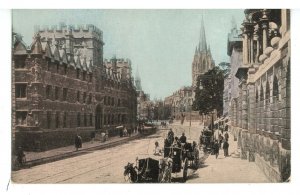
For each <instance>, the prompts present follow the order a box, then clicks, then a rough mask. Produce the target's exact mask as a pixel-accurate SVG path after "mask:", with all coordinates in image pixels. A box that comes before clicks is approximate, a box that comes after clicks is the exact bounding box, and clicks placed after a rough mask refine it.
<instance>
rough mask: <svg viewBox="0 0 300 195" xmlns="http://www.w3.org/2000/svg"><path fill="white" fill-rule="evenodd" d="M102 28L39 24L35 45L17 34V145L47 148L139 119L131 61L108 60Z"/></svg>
mask: <svg viewBox="0 0 300 195" xmlns="http://www.w3.org/2000/svg"><path fill="white" fill-rule="evenodd" d="M103 45H104V43H103V40H102V32H101V31H100V30H99V29H98V28H96V27H95V26H93V25H86V26H79V27H78V28H75V27H74V26H68V27H67V26H66V25H64V24H61V25H60V26H59V28H57V27H53V28H51V29H49V28H45V29H39V28H36V35H35V37H34V40H33V43H32V44H31V46H29V47H26V45H25V43H24V42H23V41H22V38H21V36H20V35H18V34H15V33H14V34H13V51H12V136H13V147H18V146H22V147H23V148H24V149H25V150H28V151H43V150H49V149H51V148H56V147H61V146H66V145H70V144H73V142H74V136H75V135H76V134H79V135H80V136H81V137H82V138H83V141H87V140H89V139H90V135H91V132H93V131H96V132H101V131H108V133H109V134H110V135H114V134H116V133H117V131H116V130H115V129H114V127H115V126H117V125H120V124H123V125H127V126H128V127H129V128H132V127H133V126H134V125H135V123H136V106H137V100H136V97H137V93H136V90H135V87H134V84H133V79H132V76H131V71H130V70H131V68H130V61H128V60H127V61H124V60H122V59H116V58H113V59H111V60H110V62H109V63H108V62H107V61H106V62H105V63H104V64H103Z"/></svg>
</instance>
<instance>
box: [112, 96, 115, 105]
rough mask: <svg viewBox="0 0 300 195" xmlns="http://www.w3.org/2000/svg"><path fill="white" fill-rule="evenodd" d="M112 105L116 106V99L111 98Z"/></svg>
mask: <svg viewBox="0 0 300 195" xmlns="http://www.w3.org/2000/svg"><path fill="white" fill-rule="evenodd" d="M111 105H112V106H114V105H115V98H113V97H112V98H111Z"/></svg>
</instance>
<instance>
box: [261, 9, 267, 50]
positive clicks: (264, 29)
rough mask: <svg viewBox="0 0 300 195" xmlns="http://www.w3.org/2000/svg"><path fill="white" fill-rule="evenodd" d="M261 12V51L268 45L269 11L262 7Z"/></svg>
mask: <svg viewBox="0 0 300 195" xmlns="http://www.w3.org/2000/svg"><path fill="white" fill-rule="evenodd" d="M262 14H263V16H262V18H261V19H260V22H261V27H262V39H263V42H262V47H263V51H265V49H266V48H267V47H268V29H269V18H268V14H269V12H268V11H267V10H266V9H264V10H263V11H262Z"/></svg>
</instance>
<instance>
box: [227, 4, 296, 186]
mask: <svg viewBox="0 0 300 195" xmlns="http://www.w3.org/2000/svg"><path fill="white" fill-rule="evenodd" d="M242 31H243V32H242V35H243V39H242V41H243V44H242V55H243V62H242V65H241V66H239V67H238V68H237V72H236V74H235V76H236V77H237V78H238V79H239V84H238V96H237V97H236V98H233V99H232V102H231V111H232V114H231V118H232V130H233V131H234V132H235V134H236V136H237V137H238V144H239V146H240V148H241V158H242V159H248V160H249V161H255V162H256V163H257V165H258V166H259V167H260V168H261V169H262V171H263V172H264V173H265V174H266V175H267V176H268V177H269V178H270V179H271V180H272V181H274V182H278V181H286V180H287V179H288V178H289V177H290V173H291V164H290V160H291V127H290V118H291V104H290V66H291V64H290V58H291V39H290V10H286V9H281V10H279V9H276V10H268V9H247V10H245V20H244V22H243V24H242Z"/></svg>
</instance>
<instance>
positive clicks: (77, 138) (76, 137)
mask: <svg viewBox="0 0 300 195" xmlns="http://www.w3.org/2000/svg"><path fill="white" fill-rule="evenodd" d="M81 144H82V143H81V137H80V136H79V135H78V134H77V135H76V136H75V148H76V151H78V148H81Z"/></svg>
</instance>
